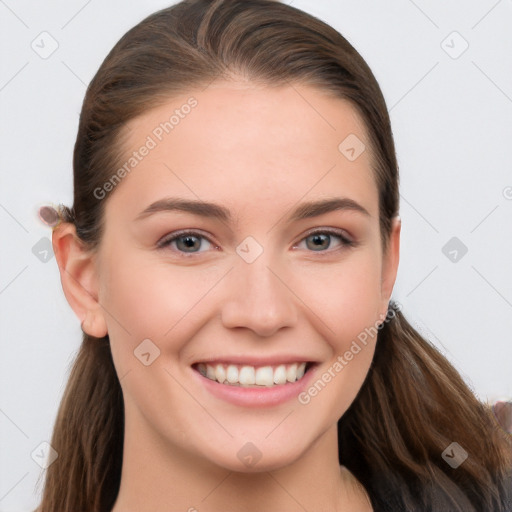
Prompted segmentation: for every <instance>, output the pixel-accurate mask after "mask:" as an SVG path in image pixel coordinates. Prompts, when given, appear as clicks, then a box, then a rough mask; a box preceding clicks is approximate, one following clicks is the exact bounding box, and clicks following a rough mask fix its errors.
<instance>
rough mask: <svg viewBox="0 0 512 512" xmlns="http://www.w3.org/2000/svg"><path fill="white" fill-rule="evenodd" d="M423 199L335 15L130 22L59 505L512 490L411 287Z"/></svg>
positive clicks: (106, 149)
mask: <svg viewBox="0 0 512 512" xmlns="http://www.w3.org/2000/svg"><path fill="white" fill-rule="evenodd" d="M398 203H399V193H398V169H397V162H396V156H395V150H394V143H393V138H392V132H391V128H390V122H389V117H388V113H387V109H386V105H385V102H384V99H383V96H382V93H381V91H380V88H379V86H378V84H377V82H376V80H375V78H374V76H373V74H372V73H371V71H370V69H369V68H368V66H367V65H366V63H365V62H364V60H363V59H362V58H361V56H360V55H359V54H358V53H357V52H356V51H355V49H354V48H353V47H352V46H351V45H350V44H349V43H348V42H347V41H346V40H345V39H344V38H343V37H342V36H341V35H340V34H339V33H338V32H336V31H335V30H334V29H333V28H331V27H329V26H327V25H326V24H325V23H323V22H321V21H319V20H317V19H316V18H314V17H312V16H310V15H307V14H305V13H303V12H301V11H299V10H297V9H294V8H293V7H290V6H287V5H284V4H280V3H278V2H273V1H270V0H250V1H244V2H241V1H235V0H224V1H223V0H217V1H213V2H209V1H206V0H190V1H184V2H181V3H179V4H177V5H175V6H173V7H171V8H168V9H164V10H162V11H159V12H157V13H155V14H153V15H151V16H149V17H148V18H147V19H145V20H143V21H142V22H141V23H139V24H138V25H137V26H136V27H134V28H133V29H131V30H130V31H129V32H127V34H125V35H124V36H123V37H122V38H121V40H120V41H119V42H118V43H117V44H116V45H115V47H114V48H113V50H112V51H111V52H110V54H109V55H108V56H107V58H106V59H105V61H104V62H103V64H102V65H101V67H100V69H99V70H98V72H97V74H96V76H95V77H94V79H93V80H92V82H91V84H90V86H89V88H88V90H87V93H86V97H85V100H84V104H83V108H82V113H81V117H80V124H79V130H78V136H77V140H76V145H75V152H74V203H73V207H72V208H67V207H61V208H60V211H59V215H60V219H61V222H60V223H58V224H57V225H56V226H55V227H54V232H53V246H54V252H55V255H56V259H57V261H58V265H59V269H60V272H61V280H62V285H63V289H64V292H65V294H66V298H67V299H68V301H69V303H70V305H71V307H72V308H73V310H74V311H75V313H76V314H77V316H78V318H79V319H80V321H81V325H82V330H83V332H84V338H83V344H82V346H81V349H80V351H79V354H78V356H77V359H76V362H75V365H74V367H73V370H72V372H71V375H70V379H69V383H68V386H67V388H66V391H65V394H64V397H63V400H62V403H61V406H60V409H59V413H58V417H57V420H56V424H55V428H54V434H53V437H52V442H51V444H52V447H53V448H54V449H55V450H56V452H57V453H58V458H57V460H56V461H55V462H54V463H53V464H52V465H51V466H50V467H49V468H48V470H47V475H46V482H45V488H44V492H43V500H42V503H41V507H40V509H39V510H41V511H42V512H51V511H55V512H56V511H59V512H60V511H78V510H84V511H85V510H87V511H96V510H97V511H110V510H112V511H114V512H121V511H129V510H139V511H144V510H151V511H157V510H166V511H168V510H173V511H174V510H176V511H181V510H189V511H193V510H199V511H217V510H244V511H253V510H271V511H272V510H275V511H280V512H282V511H292V510H310V511H315V510H350V511H367V510H374V511H385V510H389V511H393V512H396V511H402V510H403V511H426V510H432V511H447V510H450V511H461V512H462V511H464V512H468V511H483V510H485V511H491V510H492V511H505V510H509V508H510V495H509V488H510V469H511V464H512V461H511V455H510V439H509V438H507V437H506V435H505V434H504V432H503V431H501V430H500V429H499V428H498V426H497V423H496V422H495V420H494V419H493V416H492V413H491V411H490V409H489V408H488V407H487V406H485V405H483V404H481V403H480V402H479V401H478V400H477V398H476V397H475V396H474V394H473V393H472V392H471V390H470V389H469V388H468V386H467V385H466V384H465V383H464V381H463V379H462V378H461V377H460V375H459V374H458V373H457V371H456V370H455V369H454V368H453V367H452V366H451V365H450V364H449V363H448V361H447V360H446V359H445V358H444V357H443V356H442V355H441V354H440V353H439V352H438V351H437V350H436V349H435V348H434V347H433V346H432V345H431V344H429V343H428V342H427V341H426V340H425V339H424V338H423V337H422V336H421V335H420V334H419V333H418V332H417V331H415V330H414V329H413V328H412V327H411V325H410V324H409V323H408V322H407V320H406V318H405V317H404V316H403V314H402V313H401V311H400V305H399V304H397V303H396V302H394V301H391V293H392V289H393V285H394V282H395V278H396V272H397V267H398V259H399V237H400V219H399V217H398Z"/></svg>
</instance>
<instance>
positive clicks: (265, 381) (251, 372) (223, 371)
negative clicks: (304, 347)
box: [197, 363, 306, 387]
mask: <svg viewBox="0 0 512 512" xmlns="http://www.w3.org/2000/svg"><path fill="white" fill-rule="evenodd" d="M197 369H198V371H199V372H200V373H201V375H203V376H205V377H207V378H208V379H210V380H215V381H217V382H220V383H221V384H230V385H233V386H254V385H257V386H267V387H271V386H274V385H283V384H286V383H287V382H295V381H297V380H299V379H302V377H303V376H304V373H305V371H306V363H293V364H289V365H284V364H280V365H278V366H275V367H272V366H260V367H259V368H255V367H254V366H249V365H243V366H237V365H234V364H229V365H223V364H217V365H215V366H212V365H209V364H205V363H199V364H198V365H197Z"/></svg>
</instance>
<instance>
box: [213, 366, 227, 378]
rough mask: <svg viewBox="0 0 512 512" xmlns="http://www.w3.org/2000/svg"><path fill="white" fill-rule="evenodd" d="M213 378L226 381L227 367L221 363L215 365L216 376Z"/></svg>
mask: <svg viewBox="0 0 512 512" xmlns="http://www.w3.org/2000/svg"><path fill="white" fill-rule="evenodd" d="M212 380H218V381H219V382H224V381H225V380H226V369H225V368H224V366H222V365H221V364H218V365H217V366H216V367H215V377H214V378H213V379H212Z"/></svg>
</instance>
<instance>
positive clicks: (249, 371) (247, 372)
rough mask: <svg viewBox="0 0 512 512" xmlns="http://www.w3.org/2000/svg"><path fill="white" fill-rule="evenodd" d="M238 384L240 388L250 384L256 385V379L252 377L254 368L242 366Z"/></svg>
mask: <svg viewBox="0 0 512 512" xmlns="http://www.w3.org/2000/svg"><path fill="white" fill-rule="evenodd" d="M238 382H240V384H242V386H250V385H251V384H254V383H256V377H255V376H254V367H253V366H242V368H240V372H239V374H238Z"/></svg>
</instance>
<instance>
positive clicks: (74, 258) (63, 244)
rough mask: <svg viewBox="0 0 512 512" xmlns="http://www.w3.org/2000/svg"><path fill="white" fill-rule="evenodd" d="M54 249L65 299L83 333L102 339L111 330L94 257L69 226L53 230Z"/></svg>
mask: <svg viewBox="0 0 512 512" xmlns="http://www.w3.org/2000/svg"><path fill="white" fill-rule="evenodd" d="M52 245H53V252H54V253H55V259H56V260H57V264H58V266H59V272H60V280H61V283H62V289H63V291H64V295H65V296H66V299H67V301H68V303H69V305H70V306H71V308H72V309H73V311H74V312H75V314H76V316H77V317H78V319H79V320H80V323H81V326H82V330H83V331H84V332H86V333H87V334H89V335H90V336H94V337H96V338H103V337H104V336H106V335H107V332H108V330H107V324H106V321H105V315H104V312H103V308H102V307H101V304H100V303H99V300H98V284H97V282H98V279H97V275H96V273H97V272H96V267H95V259H94V256H95V253H94V252H93V251H91V250H90V249H88V248H87V247H86V246H85V244H84V243H83V242H82V241H81V240H80V239H79V238H78V236H77V234H76V228H75V225H74V224H72V223H69V222H66V223H60V224H59V225H58V226H56V227H55V228H54V230H53V234H52Z"/></svg>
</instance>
